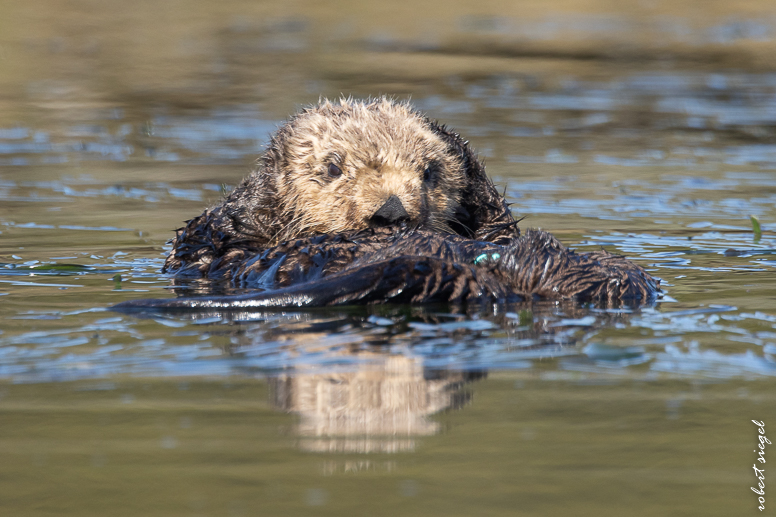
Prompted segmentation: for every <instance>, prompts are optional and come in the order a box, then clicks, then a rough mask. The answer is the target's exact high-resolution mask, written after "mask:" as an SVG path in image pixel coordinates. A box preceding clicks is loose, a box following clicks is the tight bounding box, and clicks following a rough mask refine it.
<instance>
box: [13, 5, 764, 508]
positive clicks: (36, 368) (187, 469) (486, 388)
mask: <svg viewBox="0 0 776 517" xmlns="http://www.w3.org/2000/svg"><path fill="white" fill-rule="evenodd" d="M439 5H441V4H435V3H433V2H432V3H430V4H429V6H411V5H403V4H397V5H395V6H392V7H389V6H388V5H387V4H386V5H382V4H380V5H377V4H375V5H370V4H360V3H359V4H356V3H353V4H350V3H340V4H337V7H338V8H339V10H337V9H332V8H323V7H320V6H318V5H317V4H312V3H311V4H309V5H308V4H305V3H299V4H298V5H296V4H295V5H293V6H290V5H289V6H281V5H280V4H278V5H274V4H263V3H243V2H231V1H227V2H219V4H218V6H213V5H211V4H210V3H205V2H191V3H189V4H187V6H186V8H185V9H184V8H183V6H182V4H177V3H174V2H171V3H165V2H162V3H159V4H138V6H137V7H136V8H133V9H129V8H124V7H121V6H119V4H115V5H114V4H110V3H108V4H97V3H92V2H86V1H83V2H81V1H75V2H72V3H68V4H60V3H55V2H45V3H44V6H45V8H41V7H40V6H33V5H31V4H27V3H21V2H10V3H9V5H8V6H6V7H4V10H5V14H4V15H3V16H2V19H0V245H1V247H0V514H2V515H55V514H56V515H63V514H65V515H67V514H69V515H79V516H80V515H106V514H111V515H112V514H116V515H138V514H143V515H305V514H310V515H329V514H332V515H333V514H343V513H351V514H359V515H362V514H363V515H442V514H445V515H556V514H569V515H688V516H689V515H724V516H729V515H749V514H750V513H752V514H755V513H756V514H765V515H773V514H774V510H773V508H774V507H776V497H774V496H771V495H770V494H771V491H772V490H773V489H772V488H771V484H772V483H770V482H769V481H768V480H770V479H771V477H772V473H771V472H770V469H767V470H766V474H767V475H766V496H765V500H766V503H765V506H766V510H765V512H762V513H761V512H759V511H757V499H756V495H755V494H753V493H752V491H751V490H750V488H749V487H751V486H756V481H757V480H756V478H755V476H754V474H753V471H752V468H751V465H752V463H754V462H755V461H756V454H755V453H754V452H753V449H754V448H755V447H756V444H757V443H758V442H757V427H756V426H755V425H754V424H753V423H752V422H751V421H752V420H753V419H754V420H758V421H763V422H765V431H766V434H767V435H773V436H772V437H771V439H772V438H773V437H776V432H773V431H769V430H770V429H772V428H773V429H776V403H775V402H776V401H775V400H774V398H775V397H776V395H774V393H776V391H775V388H776V360H775V357H776V274H775V273H776V234H774V228H776V209H774V206H776V145H775V144H774V142H775V141H776V140H775V139H776V123H774V121H775V120H776V74H774V73H773V72H772V67H771V66H770V61H769V59H770V58H769V57H768V56H771V55H773V50H774V49H775V47H776V40H774V33H773V28H772V27H773V23H772V22H773V21H774V20H776V9H774V8H773V7H772V6H771V4H770V3H768V2H757V1H754V2H749V3H747V4H746V5H739V6H732V7H731V6H730V5H728V4H722V3H717V2H707V3H703V4H701V3H699V2H688V3H686V5H685V4H682V5H671V4H668V3H665V4H663V3H660V2H654V3H651V4H649V5H647V4H646V3H643V2H642V3H635V2H634V3H633V4H632V5H631V4H629V3H625V4H623V7H618V8H617V10H613V9H614V8H613V7H612V6H610V5H608V4H600V5H599V4H598V3H596V2H591V3H588V4H585V6H584V7H582V6H580V5H577V4H575V3H566V2H552V3H541V4H539V3H530V2H524V3H517V4H513V3H506V2H492V3H484V4H482V5H481V6H478V7H476V8H475V7H472V6H468V5H464V4H463V3H460V4H459V3H457V2H452V3H446V4H445V6H444V9H439ZM432 22H433V23H432ZM340 94H344V95H351V94H352V95H355V96H366V95H377V94H390V95H396V96H398V97H400V98H407V97H411V98H412V101H413V102H414V103H415V104H416V105H417V106H418V107H419V108H420V109H422V110H424V111H426V112H427V113H428V114H429V115H430V116H432V117H433V118H437V119H439V120H441V121H442V122H444V123H447V124H448V125H450V126H452V127H455V128H456V129H457V130H459V131H460V132H461V133H462V134H463V135H465V136H466V137H467V138H469V139H471V142H472V145H473V146H474V147H476V148H477V149H478V150H479V152H480V155H481V156H482V157H483V158H484V159H485V161H486V162H487V169H488V171H489V173H490V174H491V176H493V177H494V179H495V181H496V182H497V184H499V185H500V186H501V187H502V188H504V190H505V192H506V195H507V197H508V198H510V200H511V201H512V202H513V203H514V204H513V208H514V211H515V213H516V214H517V215H518V216H521V217H522V216H526V218H525V220H524V221H523V222H522V226H523V227H541V228H543V229H547V230H550V231H552V232H554V233H555V234H556V235H557V236H558V237H559V238H560V239H561V240H562V241H563V242H564V243H566V244H567V245H569V246H571V247H574V248H576V249H578V250H581V251H585V250H593V249H599V248H601V247H604V248H606V249H608V250H610V251H613V252H617V253H620V254H623V255H626V256H628V257H630V258H632V259H633V260H635V261H637V262H638V263H640V264H642V265H644V266H645V267H646V268H647V269H648V270H649V271H650V272H651V273H652V274H653V275H655V276H658V277H660V278H662V279H663V285H664V287H665V289H666V297H665V298H664V300H663V301H661V302H659V303H658V304H656V305H655V306H650V307H643V308H638V309H622V310H603V309H601V308H597V307H591V306H580V305H575V304H569V303H553V302H546V303H534V304H523V305H516V306H494V307H469V308H466V309H463V310H460V309H456V308H451V307H445V306H432V307H406V306H404V307H402V306H383V307H371V308H341V309H334V310H312V311H255V312H233V313H221V312H217V311H211V312H203V313H196V314H190V315H185V316H183V315H177V316H163V315H162V316H158V317H156V318H139V317H133V316H130V315H124V314H119V313H114V312H111V311H109V310H108V308H109V307H110V306H111V305H113V304H116V303H119V302H121V301H124V300H128V299H132V298H138V297H163V296H174V294H173V292H172V290H171V289H170V278H168V277H166V276H165V275H161V274H160V273H159V269H160V268H161V265H162V263H163V260H164V256H165V254H166V251H167V250H168V247H167V246H166V244H165V243H166V241H167V240H168V239H169V238H170V237H171V236H172V231H173V230H174V229H175V228H177V227H178V226H180V225H181V224H182V222H183V221H184V220H186V219H188V218H191V217H193V216H195V215H198V214H199V213H200V212H201V210H202V209H203V208H204V207H205V206H207V205H208V204H211V203H215V202H216V201H217V200H218V199H219V198H220V196H221V195H222V192H223V191H224V189H228V188H229V187H230V186H232V185H234V184H235V183H236V182H238V181H239V180H240V178H242V177H243V176H244V175H245V174H247V172H248V171H249V170H250V168H251V166H252V163H253V162H254V160H255V159H256V157H257V156H258V154H259V153H260V152H261V149H262V146H263V144H264V142H266V139H267V136H268V134H269V133H271V132H272V131H273V129H274V128H275V127H276V125H277V124H278V123H279V121H281V120H282V119H284V118H285V117H286V116H288V115H289V114H291V113H293V112H294V111H295V110H296V109H298V108H299V107H300V106H301V105H304V104H306V103H311V102H315V101H317V99H318V97H319V96H320V95H325V96H329V97H336V96H338V95H340ZM752 215H754V216H756V217H757V218H758V220H759V222H760V225H761V229H762V231H761V232H760V233H759V234H756V233H755V232H754V231H753V227H752V223H751V220H750V216H752ZM189 288H190V289H196V286H190V287H189ZM772 426H774V427H772ZM774 454H776V453H772V452H771V450H770V448H767V449H766V452H765V455H766V458H767V459H770V457H771V456H773V455H774ZM774 458H775V459H776V456H774Z"/></svg>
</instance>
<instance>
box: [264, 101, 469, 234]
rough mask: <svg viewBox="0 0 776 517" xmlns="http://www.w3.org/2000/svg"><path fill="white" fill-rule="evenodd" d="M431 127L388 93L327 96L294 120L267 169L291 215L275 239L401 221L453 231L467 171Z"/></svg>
mask: <svg viewBox="0 0 776 517" xmlns="http://www.w3.org/2000/svg"><path fill="white" fill-rule="evenodd" d="M435 127H436V126H432V125H431V124H430V123H429V121H428V120H427V119H425V118H424V117H423V116H421V115H420V114H418V113H417V112H415V111H414V110H412V109H411V108H410V107H408V106H407V105H405V104H401V103H397V102H394V101H391V100H388V99H377V100H373V101H368V102H355V101H348V100H341V101H340V103H339V104H333V103H330V102H328V101H326V102H323V103H322V104H320V105H319V106H316V107H314V108H311V109H308V110H305V111H303V112H301V113H300V114H299V115H297V116H296V117H294V118H293V119H291V120H290V121H289V122H288V123H287V124H286V125H285V126H284V127H283V128H281V129H280V131H279V132H278V135H277V136H276V137H275V138H274V139H273V142H272V147H274V149H273V148H272V147H271V148H270V150H269V151H268V156H270V157H271V159H270V160H268V161H267V163H268V164H270V165H268V166H267V167H268V168H272V169H274V170H266V171H265V174H272V175H273V176H274V178H275V192H276V197H277V202H278V205H279V208H280V209H281V210H282V212H283V213H284V217H283V219H284V220H285V221H288V222H287V223H286V224H285V227H284V228H281V229H279V230H278V233H277V239H278V240H287V239H291V238H294V237H297V236H300V235H309V234H312V233H335V232H343V231H349V230H360V229H364V228H369V227H375V226H386V225H390V224H396V223H401V222H406V223H408V224H412V225H418V226H424V227H428V228H431V229H433V230H436V231H442V232H452V230H451V229H450V226H449V224H450V223H451V222H452V221H453V219H454V214H455V211H456V209H457V208H458V206H459V203H460V200H461V199H460V198H461V191H462V190H463V189H464V187H465V183H466V173H465V170H464V164H463V163H462V161H461V158H460V156H458V155H456V154H455V153H454V152H452V151H451V150H450V148H449V144H447V143H446V142H445V141H444V140H443V138H442V137H441V135H440V134H439V133H438V132H437V131H436V130H435ZM273 153H274V154H273Z"/></svg>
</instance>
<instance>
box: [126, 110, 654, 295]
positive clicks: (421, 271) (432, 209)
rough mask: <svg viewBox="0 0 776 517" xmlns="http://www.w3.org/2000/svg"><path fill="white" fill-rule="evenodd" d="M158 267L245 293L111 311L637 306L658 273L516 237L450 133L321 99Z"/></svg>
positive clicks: (191, 225) (463, 146)
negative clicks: (548, 302)
mask: <svg viewBox="0 0 776 517" xmlns="http://www.w3.org/2000/svg"><path fill="white" fill-rule="evenodd" d="M164 271H165V272H169V273H173V274H174V275H176V277H178V278H206V279H210V280H212V281H216V282H224V283H227V284H228V285H231V286H234V287H241V288H248V289H253V291H252V292H249V293H248V294H243V295H240V296H221V297H214V296H210V297H199V298H179V299H177V300H135V301H131V302H125V303H123V304H120V306H119V308H122V309H132V308H146V309H155V308H159V309H165V308H168V309H172V308H196V307H233V308H245V307H271V306H277V307H285V306H319V305H339V304H352V303H378V302H388V301H395V302H405V303H406V302H409V303H427V302H462V301H473V300H478V301H499V302H501V301H519V300H526V299H528V300H530V299H533V298H545V299H546V298H555V299H562V298H567V299H568V298H573V299H578V300H590V301H596V302H602V303H604V304H612V303H620V302H622V301H626V302H630V303H633V302H636V303H644V302H648V301H651V300H654V299H655V298H656V296H658V294H659V292H660V289H659V281H657V280H655V279H653V278H652V277H651V276H650V275H649V274H647V273H646V272H645V271H644V269H642V268H641V267H640V266H638V265H636V264H634V263H632V262H630V261H628V260H626V259H624V258H622V257H619V256H615V255H612V254H609V253H607V252H605V251H601V252H595V253H579V254H577V253H574V252H573V251H571V250H569V249H567V248H565V247H564V246H563V245H562V244H560V242H558V241H557V240H556V239H555V238H554V237H552V235H550V234H548V233H546V232H543V231H539V230H529V231H528V232H526V233H525V234H524V235H521V233H520V230H519V229H518V227H517V221H515V220H514V218H513V217H512V214H511V212H510V209H509V206H508V204H507V202H506V200H505V199H504V197H503V196H501V195H500V194H498V192H497V191H496V188H495V186H494V185H493V183H492V182H491V181H490V179H489V178H488V177H487V176H486V175H485V170H484V167H483V165H482V163H481V162H480V161H479V160H478V159H477V157H476V156H475V154H474V152H473V151H472V150H471V148H470V147H469V145H468V143H467V142H465V141H464V140H463V139H462V138H461V137H460V136H459V135H458V134H456V133H454V132H452V131H450V130H448V129H446V128H445V127H444V126H440V125H438V124H437V123H436V122H433V121H431V120H429V119H428V118H426V117H425V116H423V115H421V114H420V113H418V112H416V111H415V110H413V109H412V108H411V107H410V106H409V105H408V104H406V103H399V102H395V101H393V100H390V99H385V98H382V99H375V100H370V101H353V100H341V101H340V102H339V103H330V102H328V101H325V102H322V103H321V104H320V105H317V106H314V107H311V108H308V109H305V110H303V111H302V112H300V113H299V114H297V115H296V116H294V117H293V118H291V119H290V120H289V121H288V122H287V123H286V124H285V125H283V126H282V127H281V128H280V129H279V130H278V132H277V133H276V134H275V135H274V136H273V137H272V139H271V141H270V144H269V147H268V149H267V151H266V152H265V153H264V156H263V161H262V164H261V166H260V167H259V169H258V170H256V171H255V172H253V173H252V174H251V175H250V176H248V177H247V178H246V179H245V180H243V182H242V183H241V184H240V185H239V186H237V187H236V188H235V189H234V190H233V191H232V193H231V194H230V195H229V197H228V198H227V199H226V200H225V201H223V202H222V203H221V204H219V205H217V206H215V207H213V208H209V209H207V210H205V212H204V213H203V214H202V215H200V216H199V217H197V218H194V219H192V220H190V221H188V224H187V225H186V226H185V227H184V228H181V229H180V230H178V232H177V235H176V237H175V239H174V240H173V249H172V251H171V252H170V255H169V256H168V257H167V261H166V262H165V265H164Z"/></svg>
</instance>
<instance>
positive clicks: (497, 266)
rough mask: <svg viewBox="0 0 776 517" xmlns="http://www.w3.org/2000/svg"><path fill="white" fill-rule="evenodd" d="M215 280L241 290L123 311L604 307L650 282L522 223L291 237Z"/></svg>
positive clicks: (612, 258) (647, 292)
mask: <svg viewBox="0 0 776 517" xmlns="http://www.w3.org/2000/svg"><path fill="white" fill-rule="evenodd" d="M224 265H225V267H221V268H218V269H217V271H218V273H217V275H215V278H217V279H218V280H220V281H225V282H228V283H230V284H231V285H233V286H235V287H241V288H249V289H261V290H262V291H261V292H256V293H249V294H247V295H238V296H224V297H203V298H179V299H177V300H137V301H135V302H129V304H127V306H126V308H130V307H135V308H143V307H155V308H186V307H190V308H196V307H227V308H228V307H231V308H240V307H256V306H260V307H268V306H320V305H340V304H354V303H382V302H389V301H390V302H397V303H429V302H449V303H462V302H471V301H480V302H481V301H493V302H508V301H523V300H531V299H538V298H542V299H545V298H556V299H561V298H565V299H569V298H571V299H576V300H579V301H594V302H597V303H600V304H603V305H607V306H613V305H615V306H616V305H620V304H622V303H630V304H633V303H647V302H650V301H653V300H654V299H655V297H656V295H657V294H658V293H659V282H658V281H656V280H655V279H653V278H652V277H651V276H650V275H649V274H648V273H646V272H645V271H644V269H643V268H641V267H640V266H638V265H637V264H634V263H633V262H630V261H628V260H627V259H625V258H624V257H621V256H618V255H613V254H610V253H608V252H606V251H600V252H594V253H575V252H574V251H571V250H569V249H568V248H566V247H564V246H563V245H562V244H560V242H558V241H557V239H555V238H554V237H553V236H552V235H550V234H549V233H547V232H543V231H539V230H528V231H527V232H526V233H525V235H523V236H521V237H515V238H514V239H512V240H511V241H510V242H509V243H508V244H505V245H504V244H501V245H500V244H494V243H489V242H483V241H476V240H472V239H467V238H465V237H460V236H452V235H440V234H438V233H434V232H429V231H427V230H422V229H406V228H380V229H369V230H363V231H361V232H357V233H354V234H352V235H331V236H325V235H324V236H315V237H311V238H308V239H297V240H295V241H293V242H288V243H284V244H281V245H279V246H276V247H272V248H268V249H265V250H261V251H259V250H257V252H256V253H253V254H251V253H250V252H246V258H245V259H244V260H238V261H234V260H230V261H228V262H226V263H224Z"/></svg>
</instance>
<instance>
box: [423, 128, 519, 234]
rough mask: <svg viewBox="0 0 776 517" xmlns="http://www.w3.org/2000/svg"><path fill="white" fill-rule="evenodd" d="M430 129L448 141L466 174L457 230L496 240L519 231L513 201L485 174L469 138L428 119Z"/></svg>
mask: <svg viewBox="0 0 776 517" xmlns="http://www.w3.org/2000/svg"><path fill="white" fill-rule="evenodd" d="M427 122H428V124H429V127H430V129H431V130H432V131H433V132H434V133H436V134H437V135H438V136H439V137H440V138H442V140H443V141H444V142H445V143H446V144H447V147H448V152H449V153H450V154H452V155H453V156H455V157H457V158H458V159H459V160H460V161H461V164H462V166H463V169H464V172H465V174H466V186H465V187H464V188H463V190H462V191H461V204H460V207H459V208H458V210H457V211H456V213H455V219H456V220H455V221H453V223H452V224H451V225H450V226H451V227H452V228H453V230H454V231H455V232H456V233H458V234H460V235H465V236H467V237H472V238H476V239H480V240H486V241H494V240H495V239H496V238H501V237H507V238H509V237H512V236H516V235H519V234H520V233H519V230H517V227H516V224H515V221H514V219H513V218H512V213H511V211H510V210H509V205H508V204H507V202H506V200H505V199H504V197H503V196H501V195H500V194H499V193H498V191H497V190H496V186H495V185H494V184H493V182H492V181H491V180H490V178H488V176H487V175H486V174H485V167H484V166H483V164H482V162H480V160H478V159H477V155H476V154H475V153H474V151H472V149H471V147H470V146H469V142H467V141H465V140H464V139H463V138H461V135H459V134H458V133H455V132H453V131H450V130H449V129H447V128H446V127H445V126H442V125H439V124H437V123H436V122H434V121H432V120H428V119H427Z"/></svg>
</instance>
